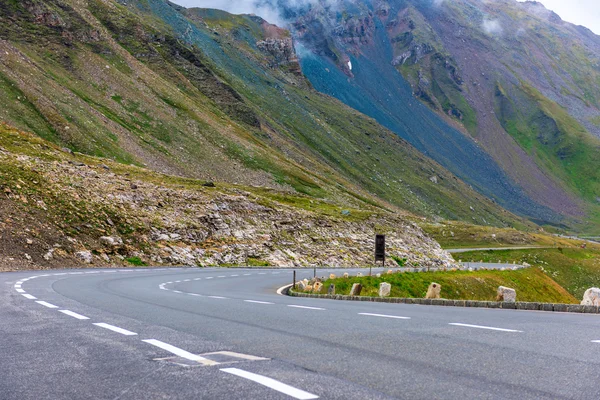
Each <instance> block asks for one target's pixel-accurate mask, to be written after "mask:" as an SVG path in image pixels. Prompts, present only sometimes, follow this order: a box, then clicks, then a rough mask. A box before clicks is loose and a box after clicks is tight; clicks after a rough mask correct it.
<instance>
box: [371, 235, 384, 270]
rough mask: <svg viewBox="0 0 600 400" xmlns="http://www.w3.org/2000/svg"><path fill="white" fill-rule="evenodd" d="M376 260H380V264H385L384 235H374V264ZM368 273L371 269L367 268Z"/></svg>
mask: <svg viewBox="0 0 600 400" xmlns="http://www.w3.org/2000/svg"><path fill="white" fill-rule="evenodd" d="M377 261H381V262H382V265H383V266H385V235H379V234H377V235H375V264H376V265H377ZM369 275H371V270H370V269H369Z"/></svg>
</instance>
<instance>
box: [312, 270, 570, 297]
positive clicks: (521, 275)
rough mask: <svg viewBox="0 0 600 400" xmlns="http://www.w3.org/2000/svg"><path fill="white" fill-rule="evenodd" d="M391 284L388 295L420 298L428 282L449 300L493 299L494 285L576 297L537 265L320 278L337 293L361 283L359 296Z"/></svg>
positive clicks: (519, 294) (525, 294)
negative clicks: (516, 267)
mask: <svg viewBox="0 0 600 400" xmlns="http://www.w3.org/2000/svg"><path fill="white" fill-rule="evenodd" d="M382 282H387V283H389V284H391V285H392V292H391V296H392V297H407V298H424V297H425V294H426V293H427V288H428V287H429V285H430V284H431V282H436V283H439V284H440V285H441V286H442V292H441V296H442V298H446V299H452V300H481V301H495V300H496V290H497V288H498V286H507V287H511V288H514V289H515V290H516V291H517V300H518V301H534V302H549V303H577V299H576V298H575V297H573V296H572V295H571V294H569V293H568V292H567V291H566V290H565V289H564V288H562V287H561V286H560V285H559V284H557V283H556V282H555V281H554V280H552V278H550V277H549V276H548V275H546V274H545V273H544V272H542V270H540V269H538V268H528V269H523V270H519V271H476V272H468V271H456V272H419V273H394V274H390V275H382V276H381V277H380V278H377V277H375V276H365V277H350V278H336V279H329V280H327V281H325V282H323V290H322V292H323V293H326V292H327V288H328V287H329V285H330V284H332V283H333V284H335V291H336V293H337V294H349V293H350V289H351V288H352V284H354V283H360V284H362V285H363V290H362V293H361V295H362V296H378V289H379V284H380V283H382Z"/></svg>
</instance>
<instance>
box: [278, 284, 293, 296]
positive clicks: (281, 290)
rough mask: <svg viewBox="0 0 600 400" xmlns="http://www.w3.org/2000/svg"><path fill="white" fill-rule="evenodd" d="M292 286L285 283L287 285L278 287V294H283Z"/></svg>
mask: <svg viewBox="0 0 600 400" xmlns="http://www.w3.org/2000/svg"><path fill="white" fill-rule="evenodd" d="M290 287H292V285H285V286H282V287H280V288H279V289H277V294H278V295H280V296H283V291H284V290H285V289H287V288H290Z"/></svg>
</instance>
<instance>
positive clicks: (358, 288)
mask: <svg viewBox="0 0 600 400" xmlns="http://www.w3.org/2000/svg"><path fill="white" fill-rule="evenodd" d="M361 291H362V285H361V284H360V283H355V284H353V285H352V289H350V296H360V292H361Z"/></svg>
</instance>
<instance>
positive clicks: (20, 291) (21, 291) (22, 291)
mask: <svg viewBox="0 0 600 400" xmlns="http://www.w3.org/2000/svg"><path fill="white" fill-rule="evenodd" d="M15 290H16V291H17V292H18V293H25V291H24V290H23V289H15Z"/></svg>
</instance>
